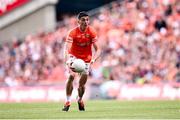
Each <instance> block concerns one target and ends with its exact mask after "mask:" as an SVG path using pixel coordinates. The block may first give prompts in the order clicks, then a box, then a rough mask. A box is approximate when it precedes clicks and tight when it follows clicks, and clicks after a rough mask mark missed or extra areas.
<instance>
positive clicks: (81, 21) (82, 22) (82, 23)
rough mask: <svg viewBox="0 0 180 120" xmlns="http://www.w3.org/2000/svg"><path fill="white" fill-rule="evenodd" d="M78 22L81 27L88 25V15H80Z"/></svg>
mask: <svg viewBox="0 0 180 120" xmlns="http://www.w3.org/2000/svg"><path fill="white" fill-rule="evenodd" d="M79 24H80V26H83V27H86V26H88V25H89V17H88V16H84V17H81V18H80V19H79Z"/></svg>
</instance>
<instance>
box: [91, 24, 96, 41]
mask: <svg viewBox="0 0 180 120" xmlns="http://www.w3.org/2000/svg"><path fill="white" fill-rule="evenodd" d="M90 31H91V38H92V43H95V42H96V41H97V33H96V31H95V29H93V28H92V27H91V28H90Z"/></svg>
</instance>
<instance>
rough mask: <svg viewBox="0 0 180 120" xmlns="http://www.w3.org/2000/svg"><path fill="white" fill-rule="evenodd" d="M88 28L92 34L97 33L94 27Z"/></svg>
mask: <svg viewBox="0 0 180 120" xmlns="http://www.w3.org/2000/svg"><path fill="white" fill-rule="evenodd" d="M88 28H89V31H90V32H96V30H95V29H94V28H93V27H92V26H89V27H88Z"/></svg>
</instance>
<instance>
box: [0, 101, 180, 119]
mask: <svg viewBox="0 0 180 120" xmlns="http://www.w3.org/2000/svg"><path fill="white" fill-rule="evenodd" d="M85 104H86V111H85V112H80V111H78V106H77V103H75V102H73V103H72V105H71V107H70V110H69V111H68V112H63V111H61V109H62V106H63V103H0V119H180V101H178V100H176V101H174V100H173V101H115V100H97V101H95V100H94V101H93V100H89V101H86V102H85Z"/></svg>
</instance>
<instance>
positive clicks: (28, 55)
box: [0, 0, 180, 86]
mask: <svg viewBox="0 0 180 120" xmlns="http://www.w3.org/2000/svg"><path fill="white" fill-rule="evenodd" d="M91 25H92V26H93V27H94V28H95V29H96V30H97V33H98V44H99V46H100V49H101V50H102V56H101V58H100V59H98V60H97V62H96V63H95V64H94V65H93V66H92V70H91V72H90V79H91V82H92V83H95V84H100V83H102V82H103V81H107V80H119V81H121V82H122V83H137V84H159V83H172V84H176V83H180V37H179V36H180V2H179V0H125V1H114V2H112V3H111V4H109V5H106V6H104V7H101V8H100V9H99V10H98V12H97V11H96V13H95V14H93V15H92V16H91ZM75 26H77V21H76V17H74V16H65V17H64V20H63V21H62V22H61V24H58V25H57V28H56V30H55V31H52V32H48V33H46V32H43V31H40V32H38V33H37V34H35V35H27V36H26V37H25V38H24V39H23V40H19V39H18V36H17V37H15V38H13V40H12V42H11V43H4V44H2V45H1V46H0V56H1V59H0V85H1V86H19V85H40V84H41V85H49V84H60V83H64V81H65V79H66V72H65V65H64V61H63V45H64V41H65V38H66V35H67V32H68V30H69V29H71V28H73V27H75Z"/></svg>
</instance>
